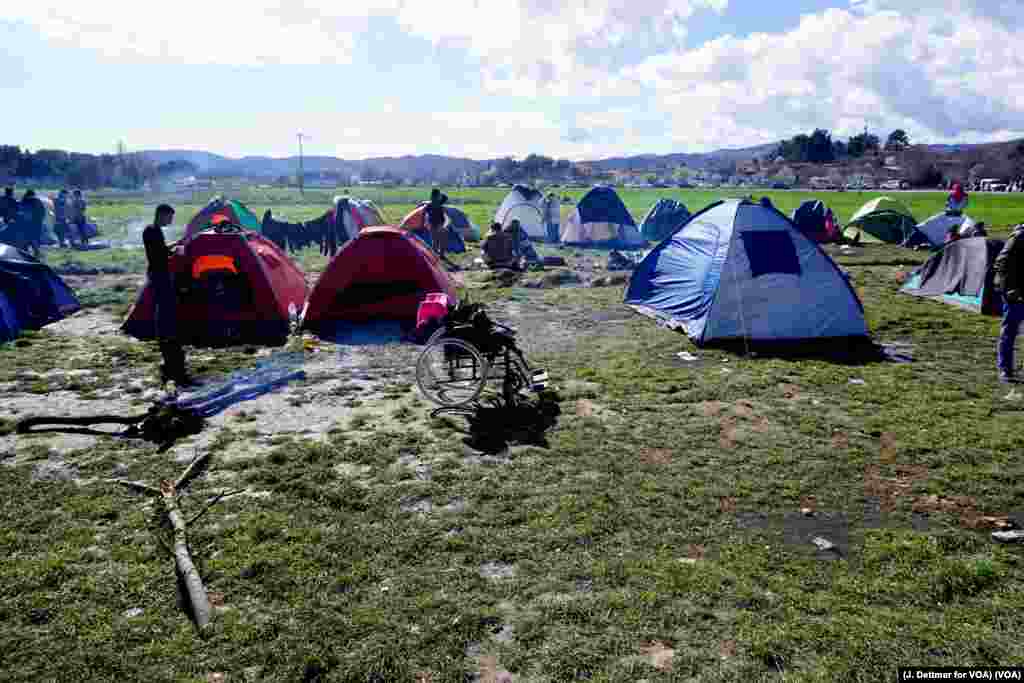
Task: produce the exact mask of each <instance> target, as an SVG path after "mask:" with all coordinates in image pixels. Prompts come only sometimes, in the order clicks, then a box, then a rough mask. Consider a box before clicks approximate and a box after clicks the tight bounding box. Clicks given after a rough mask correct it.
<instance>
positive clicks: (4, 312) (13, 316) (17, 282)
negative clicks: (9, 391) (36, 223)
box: [0, 244, 81, 342]
mask: <svg viewBox="0 0 1024 683" xmlns="http://www.w3.org/2000/svg"><path fill="white" fill-rule="evenodd" d="M80 308H81V304H79V302H78V299H77V298H76V297H75V295H74V293H72V291H71V289H70V288H69V287H68V286H67V285H66V284H64V281H63V280H61V279H60V277H58V275H57V274H56V273H54V272H53V271H52V270H51V269H50V268H49V267H48V266H47V265H46V264H44V263H42V262H40V261H38V260H36V259H34V258H32V257H31V256H29V255H28V254H26V253H25V252H23V251H20V250H18V249H15V248H14V247H12V246H10V245H9V244H0V342H4V341H10V340H12V339H15V338H17V336H18V335H19V334H20V333H21V330H38V329H40V328H41V327H43V326H44V325H49V324H50V323H52V322H56V321H58V320H62V319H63V318H66V317H67V316H69V315H71V314H72V313H74V312H76V311H77V310H79V309H80Z"/></svg>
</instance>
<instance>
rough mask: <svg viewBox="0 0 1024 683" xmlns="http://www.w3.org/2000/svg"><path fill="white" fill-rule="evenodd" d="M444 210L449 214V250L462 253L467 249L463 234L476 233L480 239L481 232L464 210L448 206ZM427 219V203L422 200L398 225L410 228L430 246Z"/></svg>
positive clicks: (404, 228)
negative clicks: (477, 230)
mask: <svg viewBox="0 0 1024 683" xmlns="http://www.w3.org/2000/svg"><path fill="white" fill-rule="evenodd" d="M444 212H445V214H446V215H447V216H448V251H450V252H452V253H453V254H461V253H463V252H464V251H466V243H465V241H463V235H464V234H465V233H466V232H469V233H470V234H473V233H475V234H476V238H477V239H480V233H479V232H476V226H474V225H473V224H472V223H471V222H470V220H469V218H467V217H466V214H464V213H463V212H462V211H459V210H458V209H455V208H452V207H450V206H446V207H444ZM426 221H427V203H426V202H421V203H420V205H419V206H417V207H416V208H415V209H413V210H412V211H411V212H409V214H408V215H407V216H406V217H405V218H403V219H402V222H401V223H399V224H398V227H399V228H400V229H402V230H408V231H409V232H411V233H412V234H414V235H415V236H416V237H419V238H420V239H421V240H423V242H424V243H426V244H427V246H430V231H429V230H427V228H426ZM460 226H461V227H460Z"/></svg>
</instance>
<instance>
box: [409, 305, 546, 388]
mask: <svg viewBox="0 0 1024 683" xmlns="http://www.w3.org/2000/svg"><path fill="white" fill-rule="evenodd" d="M416 383H417V385H418V386H419V389H420V391H421V392H422V393H423V395H424V396H426V397H427V398H428V399H429V400H430V401H432V402H434V403H436V404H438V405H441V406H443V407H447V408H455V407H463V406H468V405H471V404H474V403H477V402H478V401H479V400H480V397H481V394H483V392H484V389H485V388H486V387H487V386H488V384H492V385H493V384H497V385H500V387H501V389H500V394H498V398H495V397H491V396H489V397H488V398H487V400H489V402H490V403H492V404H494V405H501V404H502V403H504V405H506V406H514V405H516V404H517V403H518V402H520V401H521V400H522V399H523V397H524V396H527V395H528V394H529V392H534V393H536V394H542V393H543V392H544V391H545V390H546V389H547V386H548V375H547V372H546V371H545V370H542V369H539V368H531V367H530V364H529V363H528V362H527V360H526V357H525V356H523V352H522V351H521V350H520V349H519V347H518V346H517V345H516V331H515V330H514V329H512V328H511V327H509V326H507V325H503V324H501V323H498V322H495V321H493V320H491V318H490V317H488V316H487V314H486V313H485V312H484V310H483V308H482V307H481V306H480V305H479V304H470V305H464V306H461V307H458V308H455V309H453V310H451V311H449V314H448V315H447V316H446V317H445V320H444V323H443V326H442V327H441V328H440V329H438V330H437V331H436V332H435V333H434V334H433V335H431V337H430V338H429V339H428V340H427V343H426V346H425V348H424V349H423V351H422V352H421V353H420V357H419V359H418V361H417V363H416Z"/></svg>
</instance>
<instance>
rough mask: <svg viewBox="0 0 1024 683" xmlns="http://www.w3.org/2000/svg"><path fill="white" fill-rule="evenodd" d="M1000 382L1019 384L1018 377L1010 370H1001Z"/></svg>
mask: <svg viewBox="0 0 1024 683" xmlns="http://www.w3.org/2000/svg"><path fill="white" fill-rule="evenodd" d="M999 383H1000V384H1019V380H1018V379H1017V377H1016V376H1014V375H1012V374H1011V373H1009V372H1000V373H999Z"/></svg>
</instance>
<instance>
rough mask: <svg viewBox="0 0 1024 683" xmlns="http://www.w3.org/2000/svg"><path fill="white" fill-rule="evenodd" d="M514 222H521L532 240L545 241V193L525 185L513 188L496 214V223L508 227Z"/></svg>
mask: <svg viewBox="0 0 1024 683" xmlns="http://www.w3.org/2000/svg"><path fill="white" fill-rule="evenodd" d="M513 220H518V221H519V224H520V225H522V226H523V229H524V230H526V234H527V235H529V236H530V239H531V240H534V241H538V242H543V241H545V240H546V239H547V225H546V223H545V221H544V193H543V192H541V191H540V190H536V189H534V188H532V187H526V186H525V185H516V186H515V187H513V188H512V191H511V192H509V193H508V195H506V197H505V199H504V200H503V201H502V202H501V206H499V207H498V210H497V212H495V214H494V221H495V222H496V223H501V225H502V226H507V225H508V224H509V223H511V222H512V221H513Z"/></svg>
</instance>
